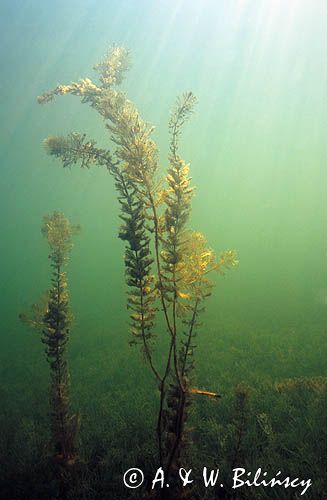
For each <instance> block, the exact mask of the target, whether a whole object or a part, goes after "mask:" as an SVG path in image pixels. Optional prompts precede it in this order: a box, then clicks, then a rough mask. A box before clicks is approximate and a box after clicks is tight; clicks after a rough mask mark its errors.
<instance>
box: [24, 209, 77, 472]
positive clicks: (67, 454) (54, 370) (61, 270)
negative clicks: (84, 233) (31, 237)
mask: <svg viewBox="0 0 327 500" xmlns="http://www.w3.org/2000/svg"><path fill="white" fill-rule="evenodd" d="M77 231H78V227H77V226H73V225H71V223H70V222H69V220H68V219H67V218H66V217H65V216H64V215H63V214H62V213H60V212H54V213H53V214H51V215H46V216H45V217H44V219H43V225H42V234H43V236H44V237H45V238H46V239H47V242H48V245H49V248H50V254H49V259H50V262H51V264H50V265H51V286H50V288H49V290H48V291H47V292H46V293H45V294H44V295H43V297H42V300H40V302H39V303H38V304H34V305H33V306H32V309H31V313H30V314H21V315H20V318H21V320H23V321H24V322H25V323H27V324H28V325H29V326H31V327H33V328H34V329H36V330H38V331H39V332H40V334H41V341H42V343H43V344H44V349H45V354H46V359H47V361H48V363H49V367H50V377H51V384H50V427H51V448H52V455H53V458H54V460H55V462H56V463H60V464H61V465H63V466H70V465H73V464H74V463H75V461H76V456H77V455H76V453H77V451H76V436H77V431H78V426H79V416H78V413H73V412H72V410H71V405H70V395H69V392H70V391H69V385H70V384H69V367H68V359H67V344H68V341H69V333H70V327H71V322H72V313H71V311H70V307H69V294H68V285H67V275H66V270H65V268H66V266H67V264H68V262H69V253H70V251H71V249H72V247H73V243H72V237H73V235H74V234H75V233H76V232H77Z"/></svg>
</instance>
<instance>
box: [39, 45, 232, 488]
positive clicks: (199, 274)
mask: <svg viewBox="0 0 327 500" xmlns="http://www.w3.org/2000/svg"><path fill="white" fill-rule="evenodd" d="M128 67H129V53H128V51H127V50H126V49H124V48H122V47H112V48H111V49H110V50H109V51H108V54H107V56H106V57H105V59H104V61H102V62H101V63H100V64H98V65H96V66H95V70H96V71H97V72H98V73H99V84H95V83H94V82H92V81H91V80H90V79H88V78H85V79H82V80H80V81H79V82H73V83H71V84H68V85H58V86H57V87H55V88H54V89H53V90H50V91H48V92H45V93H44V94H43V95H41V96H39V97H38V102H39V103H40V104H43V103H47V102H50V101H52V100H53V99H54V98H55V96H58V95H65V94H72V95H75V96H78V97H80V98H81V101H82V103H88V104H89V105H90V106H91V107H92V108H94V109H95V110H96V111H97V112H98V113H99V114H100V115H101V116H102V117H103V119H104V120H105V126H106V128H107V129H108V131H109V132H110V139H111V141H112V143H113V144H114V145H115V150H114V152H113V153H112V152H111V151H109V150H104V149H100V148H98V147H97V145H96V142H95V141H94V140H90V139H88V138H87V137H86V136H85V135H84V134H78V133H71V134H69V135H68V136H67V137H63V136H50V137H48V138H47V139H46V140H45V147H46V150H47V152H48V153H49V154H50V155H51V156H54V157H56V158H59V159H60V160H61V161H62V164H63V166H64V167H70V166H74V165H75V164H77V163H79V164H80V165H81V166H82V167H91V166H92V165H100V166H103V167H105V168H106V169H107V170H108V171H109V172H110V174H111V175H112V176H113V177H114V181H115V186H116V189H117V193H118V201H119V203H120V208H121V214H120V217H121V219H122V225H121V227H120V231H119V238H121V239H122V240H123V241H125V242H126V248H125V268H126V282H127V286H128V299H127V306H128V308H129V309H130V311H131V314H130V330H131V335H132V340H131V343H132V344H138V345H140V347H141V349H142V352H143V354H144V357H145V359H146V360H147V362H148V365H149V367H150V369H151V371H152V373H153V376H154V378H155V380H156V382H157V384H158V388H159V391H160V404H159V411H158V421H157V435H158V447H159V457H160V464H161V465H162V466H163V468H164V470H165V473H166V477H167V476H169V477H170V478H173V477H174V474H175V473H176V470H177V468H178V466H179V464H180V457H181V451H182V448H183V446H184V445H185V442H186V436H187V432H186V420H187V408H188V407H189V405H190V404H191V398H192V397H193V396H194V395H205V396H209V397H213V398H216V397H219V396H218V394H216V393H215V392H209V391H202V390H200V389H195V388H193V387H192V383H191V379H192V372H193V368H194V358H193V355H194V349H195V344H194V339H195V336H196V333H197V330H198V327H199V326H200V323H199V315H200V314H201V313H202V312H203V310H204V301H205V299H206V298H207V297H208V296H209V295H210V294H211V291H212V287H213V283H212V281H211V280H210V278H209V274H210V273H212V272H213V271H216V272H218V273H221V274H223V271H224V270H225V269H229V268H233V267H235V266H236V265H237V257H236V253H235V251H234V250H228V251H225V252H222V253H221V254H220V256H219V258H218V259H217V258H216V257H215V254H214V252H213V251H212V250H211V249H210V248H208V246H207V242H206V239H205V238H204V236H203V235H202V234H201V233H199V232H194V231H191V230H190V229H189V227H188V222H189V217H190V212H191V199H192V195H193V190H194V188H193V187H192V186H191V179H190V177H189V165H188V164H186V162H185V161H184V160H183V159H182V157H181V156H180V155H179V142H180V137H181V132H182V128H183V126H184V124H185V123H186V122H187V120H188V119H189V117H190V115H191V113H192V112H193V108H194V105H195V102H196V98H195V96H194V95H193V93H192V92H186V93H184V94H183V95H182V96H181V97H179V98H178V99H177V102H176V104H175V107H174V108H173V111H172V113H171V117H170V121H169V133H170V149H169V166H168V171H167V173H166V175H165V176H162V175H161V174H160V172H159V160H158V150H157V146H156V144H155V142H154V141H153V139H152V136H151V134H152V132H153V127H152V126H150V125H149V124H147V123H146V122H145V121H144V120H143V119H142V118H141V116H140V114H139V112H138V110H137V109H136V107H135V106H134V104H133V103H132V102H131V101H130V100H128V99H127V97H126V96H125V94H124V93H123V92H122V91H120V90H119V89H118V88H117V86H118V85H119V84H120V83H121V82H122V80H123V77H124V74H125V72H126V70H127V69H128ZM159 309H160V310H161V312H162V313H163V316H164V321H165V325H166V331H167V334H168V337H167V339H168V343H167V353H166V356H165V359H164V369H163V370H160V369H159V368H158V367H157V366H156V364H155V362H154V359H153V348H154V344H155V333H156V326H155V320H156V315H157V312H158V310H159ZM171 483H172V481H170V484H171ZM173 483H174V482H173ZM173 491H174V490H173V484H171V488H170V497H171V498H172V497H173V496H174V493H173ZM184 493H185V492H184ZM178 495H179V493H178V492H177V491H176V496H178ZM179 497H180V496H179Z"/></svg>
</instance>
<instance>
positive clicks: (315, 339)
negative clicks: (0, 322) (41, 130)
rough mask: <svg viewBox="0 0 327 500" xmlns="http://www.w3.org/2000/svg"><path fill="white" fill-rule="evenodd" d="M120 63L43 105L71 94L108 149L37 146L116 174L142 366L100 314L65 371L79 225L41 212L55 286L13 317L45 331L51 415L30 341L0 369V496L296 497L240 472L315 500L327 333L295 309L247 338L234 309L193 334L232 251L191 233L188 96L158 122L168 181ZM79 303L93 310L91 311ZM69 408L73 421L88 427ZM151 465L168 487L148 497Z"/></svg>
mask: <svg viewBox="0 0 327 500" xmlns="http://www.w3.org/2000/svg"><path fill="white" fill-rule="evenodd" d="M129 66H130V55H129V53H128V51H127V50H126V49H124V48H121V47H113V48H111V49H110V50H109V51H108V54H107V56H106V57H105V58H104V60H103V61H102V62H101V63H100V64H98V65H96V66H95V70H96V72H97V74H98V83H94V82H93V81H91V80H90V79H88V78H85V79H82V80H79V81H78V82H76V83H71V84H68V85H58V86H57V87H56V88H54V89H53V90H50V91H48V92H45V93H44V94H43V95H42V96H39V97H38V102H39V103H40V104H44V103H47V102H51V101H53V100H54V99H55V97H56V96H61V95H66V94H71V95H75V96H77V97H79V98H80V99H81V102H82V103H86V104H89V105H90V106H91V107H92V108H93V109H94V110H95V111H97V112H98V113H99V115H100V116H101V117H102V119H103V120H104V124H105V127H106V130H107V131H108V133H109V138H108V139H109V141H110V143H109V144H110V149H103V148H100V147H98V146H97V143H96V141H95V140H93V139H90V138H88V137H87V136H86V135H85V134H83V133H77V132H72V133H70V134H68V135H67V136H65V137H64V136H50V137H48V138H47V139H45V141H44V145H45V148H46V151H47V153H48V154H49V155H50V156H52V157H54V158H56V159H59V160H60V161H61V163H62V165H63V166H64V167H65V168H67V167H74V166H76V165H78V166H81V167H83V168H91V167H93V166H100V167H103V168H104V169H105V170H107V171H108V172H109V174H110V175H111V176H112V178H113V181H114V185H115V188H116V192H117V199H118V203H119V207H120V219H121V225H120V228H119V231H118V237H119V239H120V240H121V241H122V242H124V244H125V252H124V264H125V279H126V289H127V300H126V302H127V308H128V312H129V330H130V332H129V343H130V344H131V345H132V346H136V347H137V348H139V349H140V351H141V354H142V358H143V360H145V364H146V367H147V370H143V365H142V366H141V365H140V363H139V359H138V357H135V355H134V353H133V351H132V350H128V349H124V347H125V339H123V338H122V337H121V336H120V335H114V334H112V330H113V329H112V328H111V325H110V324H108V322H107V318H106V320H105V323H104V327H103V335H102V332H99V331H96V326H94V321H93V318H91V319H90V321H89V324H88V325H87V327H86V326H85V325H79V331H81V332H83V333H84V332H85V333H89V332H90V331H91V332H92V335H87V334H86V335H79V336H78V337H76V336H74V339H73V341H74V342H73V345H72V346H71V349H70V359H69V361H70V363H68V353H67V347H68V343H69V340H70V329H71V326H72V313H71V308H70V300H69V294H68V286H67V276H66V266H67V264H68V262H69V255H70V251H71V249H72V240H73V236H74V234H75V233H76V232H77V230H78V228H77V227H75V226H72V225H71V224H70V222H69V221H68V220H67V219H66V217H65V216H64V215H63V214H62V213H60V212H54V213H53V214H52V215H48V216H46V217H44V221H43V226H42V234H43V236H44V237H45V238H46V240H47V242H48V245H49V248H50V255H49V259H50V265H51V272H52V275H51V285H50V286H49V290H48V291H47V292H46V293H45V294H44V295H43V296H42V297H41V300H40V301H39V302H38V303H36V304H34V305H33V306H32V308H31V311H30V313H29V314H21V315H20V318H21V320H23V322H24V323H25V324H27V325H28V326H30V327H32V328H33V329H35V330H36V331H37V332H38V333H39V335H40V338H41V341H42V345H43V347H44V350H45V355H46V359H47V361H48V366H49V368H50V375H51V383H50V391H49V396H50V397H49V399H50V415H49V416H50V419H48V418H46V414H47V411H48V403H47V400H46V398H43V397H42V395H44V396H45V395H46V394H47V393H48V387H47V386H43V382H44V380H45V379H46V377H43V376H41V375H42V374H41V370H42V368H43V364H44V365H45V368H46V367H47V365H46V364H45V363H43V364H42V361H43V359H42V357H41V360H40V363H39V364H38V362H39V358H40V352H39V350H37V349H35V351H33V349H32V348H31V345H30V342H31V341H30V338H31V337H30V336H26V335H24V336H22V337H19V344H20V346H22V347H21V350H22V351H23V354H22V356H21V357H19V356H18V357H17V359H16V358H15V360H14V363H15V364H14V370H13V369H12V366H11V364H10V363H12V361H13V358H11V357H10V356H8V360H10V361H8V363H7V359H4V366H3V367H2V366H1V369H2V371H1V374H3V373H4V374H5V376H6V377H7V378H8V381H9V384H8V386H6V385H5V384H3V385H2V386H1V388H0V390H1V394H0V395H1V401H2V412H1V413H0V427H1V429H2V430H5V431H4V432H2V433H1V435H0V499H1V500H2V499H4V500H8V499H10V500H45V499H49V500H50V499H51V500H53V499H58V500H59V499H65V500H100V499H101V500H103V499H104V498H110V499H111V498H112V499H113V500H126V499H127V498H146V499H151V498H156V497H161V498H167V499H170V498H171V499H182V498H190V499H195V500H197V499H200V498H205V499H208V500H215V499H217V498H221V499H228V500H232V499H249V500H256V499H268V498H271V499H277V498H278V499H283V500H288V499H290V498H302V497H301V496H300V490H299V489H294V490H291V489H284V488H282V487H281V488H272V489H271V488H260V487H259V488H257V487H254V488H246V487H245V488H240V489H238V490H234V489H233V488H232V482H231V478H232V474H231V471H232V469H233V468H235V467H242V468H245V469H246V471H251V472H252V473H254V472H255V471H256V470H257V469H258V468H259V467H260V468H262V470H263V471H267V473H268V476H269V477H273V476H274V475H276V474H277V473H278V471H282V474H283V477H286V476H287V475H289V476H290V477H292V478H295V477H300V478H302V479H308V478H311V479H312V486H311V487H310V488H309V489H308V491H307V492H306V494H305V497H306V498H308V499H310V500H316V499H320V498H323V497H324V495H325V492H326V491H327V482H326V480H327V479H326V474H325V471H326V463H327V455H326V450H327V446H326V437H327V434H326V425H325V422H326V418H327V413H326V412H327V381H326V378H325V377H323V376H321V375H323V368H324V367H325V364H326V363H325V358H326V352H325V351H326V345H324V344H323V343H322V342H321V339H322V337H323V336H324V335H325V330H326V328H325V326H322V325H321V324H316V323H314V321H312V318H305V316H304V314H302V315H301V316H299V317H297V318H295V319H294V322H293V323H292V326H291V327H287V326H285V324H284V323H283V321H282V320H281V319H280V318H277V319H276V323H273V324H271V322H270V321H269V322H268V320H267V322H266V323H265V320H263V315H261V316H259V306H258V309H257V310H258V318H256V321H257V322H256V323H255V328H253V324H247V323H246V321H239V320H238V319H237V318H238V316H237V311H236V310H235V317H234V316H233V317H227V315H225V311H224V310H223V311H218V310H217V311H215V312H216V314H215V318H214V323H211V324H210V318H209V319H208V318H207V320H206V323H205V325H208V326H205V327H203V326H202V323H201V321H202V318H203V312H204V310H205V307H206V300H207V298H208V297H209V296H210V295H211V293H212V291H213V286H214V282H215V280H214V278H213V277H214V275H215V274H216V275H218V277H219V275H223V274H224V273H225V272H226V271H228V270H229V269H233V268H235V267H236V266H237V265H238V260H237V255H236V252H235V251H234V250H226V251H222V252H221V253H219V254H217V255H216V254H215V252H214V251H213V250H212V249H211V248H210V246H209V245H208V243H207V240H206V238H205V236H204V235H203V234H202V233H201V232H199V231H197V230H194V229H192V227H191V224H190V216H191V203H192V199H193V193H194V187H193V185H192V183H191V177H190V166H189V164H187V163H186V161H185V160H184V159H183V158H182V156H181V153H180V149H181V148H180V143H181V134H182V131H183V127H184V125H185V124H186V123H187V122H188V120H189V119H190V117H191V115H192V113H193V109H194V106H195V104H196V98H195V96H194V95H193V93H192V92H186V93H184V94H183V95H181V96H180V97H179V98H178V99H177V100H176V103H175V105H174V107H173V109H172V112H171V115H170V119H169V121H168V120H167V121H168V131H169V153H168V167H167V169H166V171H164V170H163V169H162V168H161V166H160V162H159V153H158V149H157V145H156V143H155V142H154V140H153V138H152V133H153V130H154V129H153V127H152V126H151V125H149V124H148V123H146V122H145V121H144V120H143V119H142V117H141V116H140V114H139V112H138V110H137V108H136V107H135V105H134V104H133V103H132V102H131V101H130V100H129V99H128V98H127V97H126V95H125V94H124V92H122V91H121V90H120V88H119V86H120V84H121V83H122V82H123V80H124V77H125V74H126V72H127V70H128V69H129ZM81 281H82V280H81ZM81 281H80V283H79V284H81V285H82V286H84V285H83V284H82V283H81ZM85 286H86V287H87V286H89V283H87V284H86V285H85ZM99 287H101V283H99ZM87 307H89V310H88V311H87V312H88V313H90V314H92V312H93V310H92V305H91V304H90V303H88V305H87ZM109 309H110V306H109ZM211 321H212V319H211ZM261 321H263V323H264V326H261V324H260V322H261ZM87 328H88V330H87ZM205 328H206V329H208V330H207V331H205ZM208 332H211V333H212V334H214V335H215V337H214V341H210V340H211V339H210V337H209V334H208ZM93 333H94V335H93ZM211 333H210V335H211ZM203 334H204V335H203ZM109 336H110V337H109ZM74 343H75V344H74ZM36 346H37V347H39V344H38V343H37V342H36ZM17 351H18V350H17ZM41 354H42V353H41ZM195 354H196V356H195ZM34 365H35V366H34ZM30 366H33V370H31V372H30V373H29V371H28V369H29V367H30ZM70 369H71V370H72V372H73V374H74V378H73V381H74V387H73V389H74V390H73V391H71V392H70V378H69V373H70ZM35 371H37V373H38V375H39V376H38V377H35ZM14 372H15V373H14ZM40 374H41V375H40ZM152 389H154V390H152ZM13 394H15V398H13V397H12V395H13ZM43 400H44V401H43ZM35 402H36V403H37V404H34V403H35ZM72 408H79V409H80V410H81V412H82V415H83V420H82V421H83V426H82V428H81V429H79V413H77V412H74V411H73V410H72ZM49 441H50V445H48V444H45V443H48V442H49ZM22 444H23V445H22ZM49 455H50V460H49ZM159 466H160V467H162V469H163V471H164V473H165V481H167V482H169V484H170V487H169V489H168V488H163V489H162V490H161V489H159V488H157V489H156V490H155V491H152V490H151V486H152V481H153V479H154V477H155V474H156V472H157V469H158V467H159ZM131 467H138V468H140V469H141V470H142V471H143V472H144V483H143V484H142V487H140V488H138V489H128V488H127V487H126V486H125V484H124V482H123V475H124V472H125V471H127V470H128V469H129V468H131ZM179 467H184V468H185V469H186V470H189V469H192V474H191V478H192V480H193V483H192V484H191V485H188V487H183V488H182V483H181V481H179V480H178V475H177V472H178V469H179ZM203 467H208V469H209V470H213V471H215V470H217V469H219V480H218V483H217V484H216V485H215V486H212V487H208V488H206V487H205V485H204V483H203V478H202V470H203ZM221 484H223V487H221Z"/></svg>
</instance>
